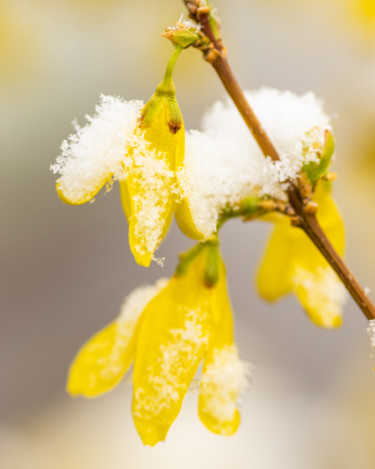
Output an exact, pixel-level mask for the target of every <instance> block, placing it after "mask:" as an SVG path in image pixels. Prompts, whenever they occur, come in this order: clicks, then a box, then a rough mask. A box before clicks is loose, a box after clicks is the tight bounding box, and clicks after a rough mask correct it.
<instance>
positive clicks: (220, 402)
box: [68, 241, 247, 446]
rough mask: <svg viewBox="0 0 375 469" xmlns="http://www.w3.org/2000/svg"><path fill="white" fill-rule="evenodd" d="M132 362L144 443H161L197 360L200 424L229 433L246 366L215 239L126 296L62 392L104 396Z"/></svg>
mask: <svg viewBox="0 0 375 469" xmlns="http://www.w3.org/2000/svg"><path fill="white" fill-rule="evenodd" d="M133 360H134V371H133V383H134V392H133V405H132V409H133V418H134V422H135V426H136V428H137V430H138V433H139V434H140V436H141V438H142V440H143V442H144V443H145V444H149V445H152V446H153V445H155V444H156V443H157V442H159V441H162V440H164V439H165V437H166V435H167V432H168V430H169V427H170V425H171V424H172V423H173V421H174V420H175V418H176V417H177V415H178V413H179V411H180V408H181V405H182V401H183V398H184V396H185V394H186V392H187V390H188V387H189V385H190V383H191V381H192V380H193V378H194V376H195V373H196V371H197V367H198V365H199V363H200V362H201V360H203V361H204V364H203V371H202V376H201V379H200V388H199V406H198V407H199V416H200V419H201V420H202V422H203V423H204V425H205V426H206V427H207V428H208V429H210V430H211V431H213V432H216V433H219V434H223V435H231V434H233V433H234V432H235V431H236V430H237V428H238V425H239V419H240V417H239V412H238V408H237V404H238V399H239V397H240V394H241V393H242V391H243V390H244V387H245V386H246V374H247V366H246V365H245V364H244V363H243V362H242V361H241V360H240V359H239V357H238V351H237V347H236V345H235V343H234V339H233V325H232V312H231V307H230V303H229V298H228V293H227V286H226V279H225V268H224V264H223V262H222V260H221V258H220V255H219V251H218V246H217V242H216V241H213V242H208V243H205V244H200V245H198V246H197V247H195V248H193V250H192V251H190V252H189V253H187V255H186V257H185V258H183V260H182V261H181V263H180V265H179V267H178V268H177V270H176V273H175V275H174V276H173V277H172V278H171V280H170V281H169V282H167V281H166V280H160V281H159V282H158V283H157V284H156V285H155V286H153V287H143V288H140V289H138V290H136V291H135V292H133V293H132V294H131V295H130V297H129V298H128V299H127V300H126V302H125V303H124V305H123V307H122V311H121V314H120V316H119V317H118V318H117V319H116V320H115V321H114V322H112V323H111V324H110V325H109V326H107V327H106V328H105V329H103V330H102V331H101V332H99V333H98V334H97V335H95V336H94V337H93V338H92V339H91V340H89V341H88V342H87V343H86V344H85V345H84V346H83V348H82V349H81V350H80V352H79V353H78V355H77V357H76V359H75V361H74V363H73V365H72V367H71V370H70V375H69V380H68V390H69V392H70V393H71V394H73V395H77V394H82V395H83V396H86V397H94V396H97V395H99V394H101V393H103V392H106V391H108V390H109V389H111V388H112V387H113V386H114V385H116V384H117V383H118V381H119V380H120V379H121V378H122V376H123V375H124V374H125V373H126V371H127V370H128V368H129V366H130V365H131V363H132V361H133Z"/></svg>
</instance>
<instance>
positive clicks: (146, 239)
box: [51, 47, 192, 267]
mask: <svg viewBox="0 0 375 469" xmlns="http://www.w3.org/2000/svg"><path fill="white" fill-rule="evenodd" d="M180 51H181V48H180V47H176V48H175V51H174V53H173V55H172V57H171V59H170V61H169V64H168V67H167V70H166V73H165V77H164V79H163V81H162V82H161V83H160V85H159V86H158V87H157V88H156V91H155V93H154V95H153V96H152V97H151V99H150V100H149V101H148V102H147V103H146V105H145V106H143V107H142V103H141V102H140V101H123V100H121V99H119V98H113V97H110V96H102V98H101V103H100V105H99V106H97V108H96V115H94V116H93V117H91V116H87V119H88V121H89V123H88V124H87V125H86V126H85V127H82V128H80V127H79V126H78V125H76V131H77V132H76V134H75V135H71V136H70V137H69V140H68V141H64V142H63V144H62V147H61V149H62V154H61V155H60V156H59V157H58V158H57V160H56V163H55V164H54V165H52V167H51V169H52V171H53V172H54V173H59V174H60V177H59V179H58V180H57V185H56V189H57V193H58V195H59V196H60V198H61V200H63V202H65V203H68V204H72V205H79V204H83V203H86V202H88V201H90V200H92V199H93V197H95V195H96V194H97V193H98V192H99V191H100V190H101V189H102V188H103V187H104V186H105V185H107V188H110V187H111V185H112V182H113V180H118V181H120V191H121V200H122V204H123V208H124V212H125V214H126V217H127V219H128V222H129V243H130V248H131V251H132V253H133V255H134V257H135V260H136V261H137V262H138V263H139V264H140V265H143V266H146V267H147V266H149V265H150V262H151V260H152V259H153V257H154V253H155V250H156V249H157V248H158V246H159V244H160V242H161V241H162V239H163V237H164V236H165V235H166V233H167V231H168V228H169V226H170V223H171V220H172V216H173V212H174V206H175V198H176V193H177V189H176V178H175V169H176V164H178V165H179V166H180V165H182V162H183V160H184V154H185V133H184V132H185V131H184V125H183V120H182V115H181V111H180V109H179V107H178V104H177V100H176V94H175V86H174V84H173V80H172V73H173V68H174V65H175V62H176V60H177V57H178V55H179V53H180ZM191 223H192V222H191Z"/></svg>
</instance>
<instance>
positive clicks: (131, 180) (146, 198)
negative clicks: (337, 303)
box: [120, 95, 185, 267]
mask: <svg viewBox="0 0 375 469" xmlns="http://www.w3.org/2000/svg"><path fill="white" fill-rule="evenodd" d="M174 102H175V106H174V107H173V109H175V108H176V106H177V102H176V100H175V98H174ZM177 109H178V106H177ZM178 111H179V109H178ZM145 113H146V114H145ZM149 114H150V115H152V119H151V118H150V117H149ZM180 114H181V113H180ZM142 115H143V116H144V117H143V120H142V121H141V123H140V126H139V128H138V129H137V130H136V140H137V141H138V144H135V145H134V147H133V148H131V149H129V151H128V156H129V158H130V159H131V160H132V165H131V167H128V168H127V177H126V180H125V181H121V183H120V191H121V200H122V205H123V209H124V212H125V215H126V217H127V219H128V222H129V244H130V249H131V251H132V253H133V255H134V257H135V260H136V262H137V263H138V264H140V265H143V266H145V267H148V266H149V265H150V262H151V260H152V259H153V257H154V253H155V251H156V249H157V248H158V247H159V244H160V243H161V241H162V239H163V238H164V237H165V236H166V234H167V232H168V229H169V227H170V224H171V221H172V218H173V212H174V193H173V191H174V183H175V175H174V169H175V159H176V151H177V148H178V147H179V146H181V140H182V141H184V138H185V137H184V127H183V123H182V125H181V127H180V128H179V129H174V128H171V126H170V121H171V109H170V100H168V99H167V98H166V97H165V96H164V97H163V96H162V97H157V96H155V95H154V96H153V98H151V100H150V102H149V103H147V104H146V106H145V108H144V110H143V111H142ZM179 117H180V123H181V122H182V117H181V115H180V116H179Z"/></svg>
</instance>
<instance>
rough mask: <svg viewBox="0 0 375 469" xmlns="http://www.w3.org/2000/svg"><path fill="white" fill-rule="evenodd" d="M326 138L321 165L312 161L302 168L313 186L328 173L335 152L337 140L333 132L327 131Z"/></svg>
mask: <svg viewBox="0 0 375 469" xmlns="http://www.w3.org/2000/svg"><path fill="white" fill-rule="evenodd" d="M324 137H325V142H324V149H323V153H322V156H321V158H320V161H319V163H316V162H315V161H310V162H308V163H306V164H304V165H303V168H302V171H303V172H304V173H305V174H306V176H307V177H308V178H309V180H310V182H311V183H312V184H313V185H314V184H315V183H316V182H317V181H318V179H319V178H321V177H322V176H323V175H324V174H325V173H326V172H327V170H328V168H329V165H330V164H331V159H332V156H333V153H334V151H335V140H334V138H333V135H332V132H330V131H329V130H326V132H325V135H324Z"/></svg>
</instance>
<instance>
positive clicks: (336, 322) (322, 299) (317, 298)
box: [293, 265, 346, 329]
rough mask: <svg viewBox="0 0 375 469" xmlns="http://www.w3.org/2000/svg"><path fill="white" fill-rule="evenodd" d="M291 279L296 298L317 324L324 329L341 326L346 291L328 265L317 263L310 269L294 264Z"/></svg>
mask: <svg viewBox="0 0 375 469" xmlns="http://www.w3.org/2000/svg"><path fill="white" fill-rule="evenodd" d="M293 280H294V290H295V293H296V295H297V298H298V299H299V301H300V303H301V305H302V306H303V308H304V309H305V311H306V312H307V314H308V316H309V318H310V319H311V320H312V321H313V322H314V323H315V324H316V325H317V326H320V327H324V328H326V329H331V328H335V327H339V326H341V324H342V316H341V309H342V304H343V302H344V300H345V296H346V291H345V288H344V286H343V284H342V283H341V281H340V279H339V278H338V277H337V275H336V274H335V272H334V271H333V270H332V269H331V267H330V266H329V265H326V266H323V265H317V266H315V268H314V269H311V270H305V269H303V268H301V267H299V266H298V265H296V271H295V274H294V277H293Z"/></svg>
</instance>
